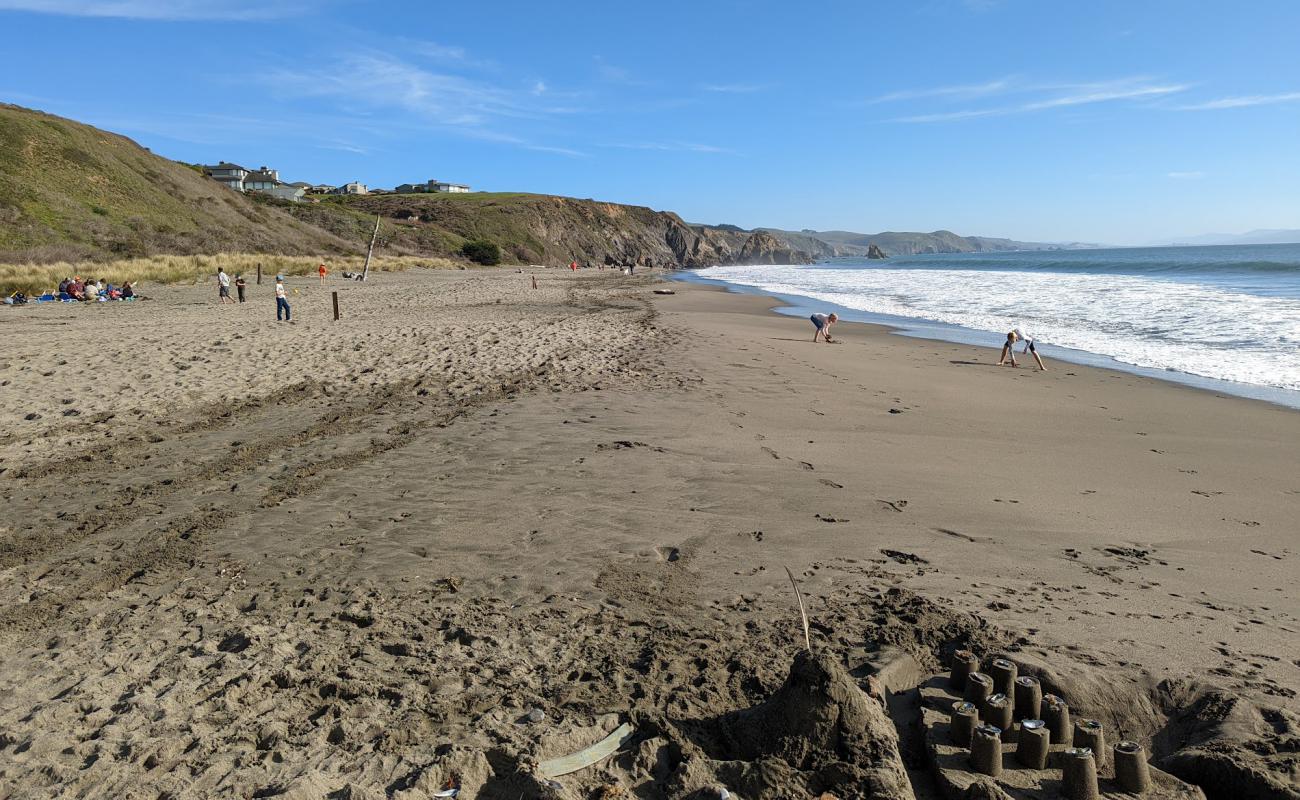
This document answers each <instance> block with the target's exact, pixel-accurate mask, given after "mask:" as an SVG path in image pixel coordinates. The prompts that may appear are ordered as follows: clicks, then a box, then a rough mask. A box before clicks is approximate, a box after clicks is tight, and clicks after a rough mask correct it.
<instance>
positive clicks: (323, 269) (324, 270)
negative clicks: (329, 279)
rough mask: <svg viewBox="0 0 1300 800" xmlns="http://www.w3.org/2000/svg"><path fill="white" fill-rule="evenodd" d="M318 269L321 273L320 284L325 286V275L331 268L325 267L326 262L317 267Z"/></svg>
mask: <svg viewBox="0 0 1300 800" xmlns="http://www.w3.org/2000/svg"><path fill="white" fill-rule="evenodd" d="M316 271H317V272H319V273H320V285H321V286H324V285H325V275H326V274H327V273H328V272H329V270H327V269H325V264H323V263H322V264H321V265H320V268H319V269H317V270H316Z"/></svg>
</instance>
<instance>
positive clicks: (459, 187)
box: [393, 180, 469, 194]
mask: <svg viewBox="0 0 1300 800" xmlns="http://www.w3.org/2000/svg"><path fill="white" fill-rule="evenodd" d="M468 191H469V187H468V186H466V185H465V184H463V183H446V182H445V181H437V180H430V181H425V182H424V183H403V184H402V185H401V186H398V187H397V188H395V189H393V192H394V193H396V194H419V193H421V192H453V193H461V192H468Z"/></svg>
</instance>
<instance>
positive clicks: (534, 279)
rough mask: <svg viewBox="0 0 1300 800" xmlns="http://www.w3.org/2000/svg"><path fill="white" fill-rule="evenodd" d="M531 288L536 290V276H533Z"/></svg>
mask: <svg viewBox="0 0 1300 800" xmlns="http://www.w3.org/2000/svg"><path fill="white" fill-rule="evenodd" d="M533 288H534V289H536V288H537V276H536V275H534V276H533Z"/></svg>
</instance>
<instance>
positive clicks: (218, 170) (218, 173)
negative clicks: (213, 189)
mask: <svg viewBox="0 0 1300 800" xmlns="http://www.w3.org/2000/svg"><path fill="white" fill-rule="evenodd" d="M203 173H204V174H205V175H207V176H208V177H209V178H212V180H214V181H216V182H217V183H220V184H222V185H223V186H225V187H226V188H227V189H234V190H235V191H236V192H242V191H244V178H246V177H248V170H247V169H245V168H244V167H241V166H239V165H238V164H231V163H230V162H228V161H222V162H221V163H220V164H217V165H215V166H211V167H209V166H204V167H203Z"/></svg>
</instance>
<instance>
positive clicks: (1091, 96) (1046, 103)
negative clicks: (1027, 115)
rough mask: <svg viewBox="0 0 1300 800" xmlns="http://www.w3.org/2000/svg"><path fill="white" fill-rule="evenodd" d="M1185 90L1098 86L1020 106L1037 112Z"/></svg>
mask: <svg viewBox="0 0 1300 800" xmlns="http://www.w3.org/2000/svg"><path fill="white" fill-rule="evenodd" d="M1187 89H1188V86H1187V84H1181V83H1178V84H1169V85H1165V86H1138V87H1134V88H1131V89H1125V88H1123V87H1121V86H1116V87H1114V88H1106V87H1105V86H1098V87H1096V88H1093V89H1091V90H1087V91H1083V92H1080V93H1077V94H1068V95H1065V96H1062V97H1053V98H1051V99H1049V100H1041V101H1038V102H1035V103H1027V104H1025V105H1024V106H1022V107H1021V109H1022V110H1024V111H1039V110H1041V109H1044V108H1061V107H1062V106H1079V105H1086V104H1088V103H1109V102H1111V101H1113V100H1135V99H1138V98H1142V97H1159V96H1162V95H1167V94H1176V93H1177V92H1184V91H1187Z"/></svg>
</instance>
